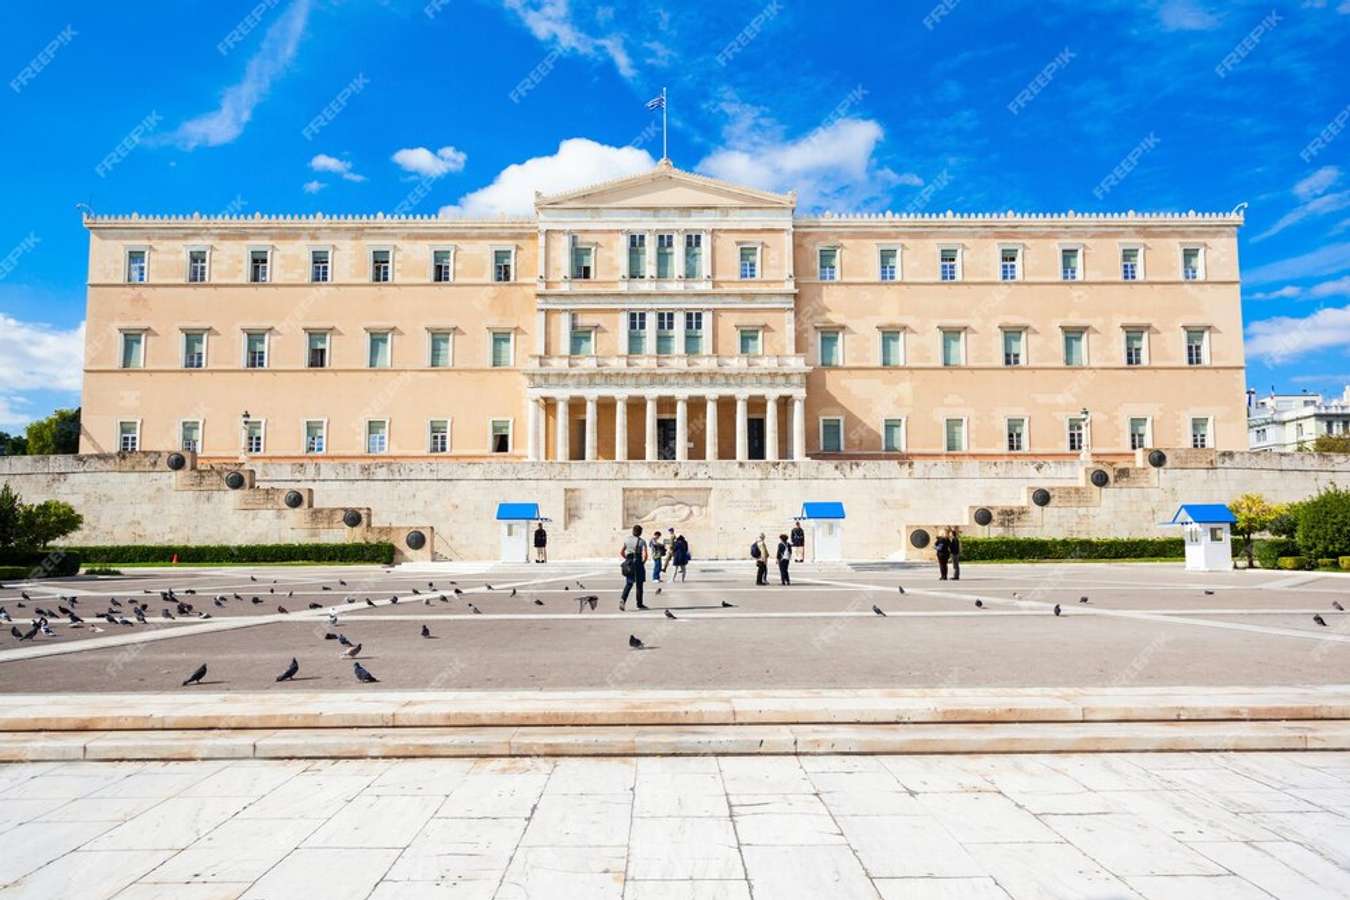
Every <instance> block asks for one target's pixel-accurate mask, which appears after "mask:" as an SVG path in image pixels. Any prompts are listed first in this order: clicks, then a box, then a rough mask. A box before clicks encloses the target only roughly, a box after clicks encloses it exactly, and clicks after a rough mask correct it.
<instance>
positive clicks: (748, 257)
mask: <svg viewBox="0 0 1350 900" xmlns="http://www.w3.org/2000/svg"><path fill="white" fill-rule="evenodd" d="M758 277H759V248H758V247H742V248H741V278H758Z"/></svg>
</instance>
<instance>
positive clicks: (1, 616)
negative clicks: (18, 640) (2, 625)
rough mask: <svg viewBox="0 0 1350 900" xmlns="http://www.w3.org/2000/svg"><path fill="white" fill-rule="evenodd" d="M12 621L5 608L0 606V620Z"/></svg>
mask: <svg viewBox="0 0 1350 900" xmlns="http://www.w3.org/2000/svg"><path fill="white" fill-rule="evenodd" d="M12 621H14V620H13V619H11V618H10V617H9V613H7V612H5V608H4V607H3V606H0V622H12Z"/></svg>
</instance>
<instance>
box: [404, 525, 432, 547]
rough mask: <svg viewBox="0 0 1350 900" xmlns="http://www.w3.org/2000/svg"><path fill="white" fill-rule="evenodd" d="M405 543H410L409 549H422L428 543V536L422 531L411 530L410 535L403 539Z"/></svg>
mask: <svg viewBox="0 0 1350 900" xmlns="http://www.w3.org/2000/svg"><path fill="white" fill-rule="evenodd" d="M403 543H405V544H407V545H408V549H409V550H421V549H422V548H423V547H425V546H426V545H427V536H426V535H425V534H423V533H422V532H420V531H416V530H413V531H410V532H408V536H407V537H405V538H404V539H403Z"/></svg>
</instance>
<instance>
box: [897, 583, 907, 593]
mask: <svg viewBox="0 0 1350 900" xmlns="http://www.w3.org/2000/svg"><path fill="white" fill-rule="evenodd" d="M896 587H898V588H899V589H900V593H902V594H903V593H904V592H905V586H904V585H903V584H897V585H896Z"/></svg>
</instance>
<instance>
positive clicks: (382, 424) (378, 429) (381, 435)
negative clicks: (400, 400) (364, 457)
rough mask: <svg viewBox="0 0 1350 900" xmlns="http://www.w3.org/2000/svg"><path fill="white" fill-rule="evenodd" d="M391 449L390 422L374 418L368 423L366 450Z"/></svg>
mask: <svg viewBox="0 0 1350 900" xmlns="http://www.w3.org/2000/svg"><path fill="white" fill-rule="evenodd" d="M388 449H389V422H388V421H387V420H384V419H372V420H371V421H369V422H367V423H366V452H367V453H384V452H385V451H386V450H388Z"/></svg>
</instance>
